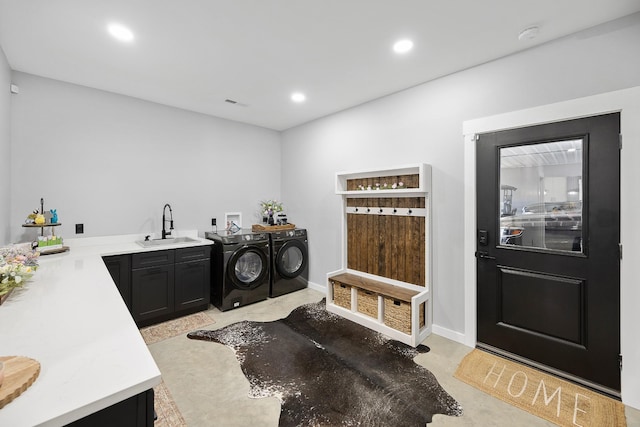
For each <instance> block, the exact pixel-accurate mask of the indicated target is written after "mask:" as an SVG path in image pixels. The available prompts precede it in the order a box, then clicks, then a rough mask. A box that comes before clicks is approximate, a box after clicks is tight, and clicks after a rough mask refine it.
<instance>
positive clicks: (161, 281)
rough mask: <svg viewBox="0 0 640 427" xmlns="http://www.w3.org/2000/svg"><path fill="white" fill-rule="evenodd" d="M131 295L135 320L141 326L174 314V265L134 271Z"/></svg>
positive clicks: (132, 273)
mask: <svg viewBox="0 0 640 427" xmlns="http://www.w3.org/2000/svg"><path fill="white" fill-rule="evenodd" d="M131 295H132V301H131V303H132V315H133V319H134V320H135V321H136V322H137V323H138V325H139V326H141V325H143V324H150V323H153V320H154V319H156V318H160V317H162V316H167V315H169V314H171V313H173V311H174V305H173V301H174V266H173V264H170V265H161V266H158V267H151V268H141V269H138V270H133V271H132V272H131Z"/></svg>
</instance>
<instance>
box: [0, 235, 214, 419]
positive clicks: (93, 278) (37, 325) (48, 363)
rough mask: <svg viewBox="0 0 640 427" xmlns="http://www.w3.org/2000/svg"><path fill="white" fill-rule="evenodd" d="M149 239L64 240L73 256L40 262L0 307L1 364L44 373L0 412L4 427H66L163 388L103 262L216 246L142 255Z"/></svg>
mask: <svg viewBox="0 0 640 427" xmlns="http://www.w3.org/2000/svg"><path fill="white" fill-rule="evenodd" d="M186 234H187V235H189V234H191V233H186ZM182 235H185V234H182ZM190 237H196V236H195V235H191V236H190ZM143 238H144V236H143V235H141V236H137V235H127V236H110V237H99V238H85V239H65V242H64V244H65V245H66V246H69V247H70V251H69V252H65V253H62V254H53V255H46V256H41V257H40V258H39V260H40V261H39V263H40V267H39V268H38V270H37V272H36V274H35V275H34V276H33V278H32V279H31V280H30V281H28V282H27V283H26V285H25V286H24V288H22V289H18V290H16V291H14V292H13V293H12V294H11V296H10V297H9V298H8V299H7V300H6V301H5V303H4V304H2V305H1V306H0V356H25V357H30V358H32V359H35V360H37V361H38V362H40V365H41V370H40V375H39V377H38V379H37V380H36V381H35V383H34V384H33V385H32V386H31V387H29V388H28V389H27V390H26V391H25V392H24V393H23V394H22V395H20V396H19V397H17V398H16V399H15V400H14V401H12V402H11V403H9V404H7V405H6V406H5V407H4V408H2V409H0V426H12V427H19V426H39V425H43V426H61V425H65V424H68V423H70V422H72V421H75V420H77V419H80V418H82V417H84V416H86V415H89V414H91V413H94V412H96V411H99V410H101V409H103V408H106V407H108V406H111V405H113V404H114V403H117V402H120V401H122V400H124V399H127V398H129V397H131V396H134V395H136V394H139V393H142V392H144V391H145V390H148V389H150V388H152V387H153V386H155V385H157V384H159V383H160V371H159V369H158V367H157V365H156V363H155V362H154V360H153V358H152V357H151V353H150V352H149V350H148V348H147V346H146V345H145V343H144V341H143V339H142V337H141V335H140V333H139V331H138V328H137V327H136V324H135V322H134V321H133V318H132V317H131V315H130V314H129V311H128V310H127V307H126V305H125V304H124V302H123V300H122V298H121V297H120V293H119V292H118V289H117V288H116V286H115V284H114V283H113V280H112V279H111V276H110V275H109V272H108V271H107V268H106V267H105V265H104V263H103V261H102V258H101V256H103V255H115V254H124V253H134V252H149V251H153V250H164V249H176V248H181V247H189V246H199V245H208V244H211V243H212V242H211V241H209V240H205V239H198V242H191V243H184V244H173V245H170V246H164V247H154V248H143V247H141V246H140V245H138V244H137V243H135V241H136V240H142V239H143Z"/></svg>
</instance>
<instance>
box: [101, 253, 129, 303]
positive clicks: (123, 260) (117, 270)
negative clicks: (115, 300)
mask: <svg viewBox="0 0 640 427" xmlns="http://www.w3.org/2000/svg"><path fill="white" fill-rule="evenodd" d="M102 260H103V261H104V264H105V265H106V266H107V270H109V274H111V278H112V279H113V281H114V283H115V284H116V287H117V288H118V290H119V291H120V295H122V299H123V300H124V303H125V304H126V305H127V308H128V309H129V311H131V267H130V265H131V257H130V256H129V255H113V256H106V257H103V258H102Z"/></svg>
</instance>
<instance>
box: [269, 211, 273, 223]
mask: <svg viewBox="0 0 640 427" xmlns="http://www.w3.org/2000/svg"><path fill="white" fill-rule="evenodd" d="M273 224H274V222H273V214H269V225H273Z"/></svg>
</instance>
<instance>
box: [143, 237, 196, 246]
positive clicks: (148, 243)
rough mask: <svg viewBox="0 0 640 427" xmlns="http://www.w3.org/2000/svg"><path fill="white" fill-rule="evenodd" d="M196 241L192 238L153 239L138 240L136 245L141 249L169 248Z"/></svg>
mask: <svg viewBox="0 0 640 427" xmlns="http://www.w3.org/2000/svg"><path fill="white" fill-rule="evenodd" d="M198 241H199V240H198V239H194V238H192V237H174V238H167V239H153V240H139V241H137V242H136V243H137V244H139V245H140V246H142V247H143V248H150V247H154V246H171V245H178V244H181V243H191V242H198Z"/></svg>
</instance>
